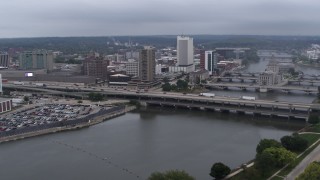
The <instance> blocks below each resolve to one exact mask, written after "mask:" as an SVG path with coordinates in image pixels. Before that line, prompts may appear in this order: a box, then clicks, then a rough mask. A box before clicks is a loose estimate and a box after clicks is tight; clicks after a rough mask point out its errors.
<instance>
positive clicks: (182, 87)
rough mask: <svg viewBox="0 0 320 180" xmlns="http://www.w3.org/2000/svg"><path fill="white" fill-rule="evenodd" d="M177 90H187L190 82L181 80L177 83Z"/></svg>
mask: <svg viewBox="0 0 320 180" xmlns="http://www.w3.org/2000/svg"><path fill="white" fill-rule="evenodd" d="M177 89H178V90H187V89H188V82H187V81H184V80H181V79H179V80H178V81H177Z"/></svg>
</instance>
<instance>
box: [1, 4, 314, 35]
mask: <svg viewBox="0 0 320 180" xmlns="http://www.w3.org/2000/svg"><path fill="white" fill-rule="evenodd" d="M0 22H1V23H0V38H8V37H9V38H10V37H48V36H109V35H166V34H171V35H177V34H217V35H221V34H222V35H230V34H231V35H238V34H248V35H320V1H319V0H3V1H2V2H1V11H0Z"/></svg>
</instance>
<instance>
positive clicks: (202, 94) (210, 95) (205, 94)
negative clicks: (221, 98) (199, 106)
mask: <svg viewBox="0 0 320 180" xmlns="http://www.w3.org/2000/svg"><path fill="white" fill-rule="evenodd" d="M199 96H206V97H214V96H215V94H213V93H200V94H199Z"/></svg>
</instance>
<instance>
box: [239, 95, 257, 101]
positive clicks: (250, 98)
mask: <svg viewBox="0 0 320 180" xmlns="http://www.w3.org/2000/svg"><path fill="white" fill-rule="evenodd" d="M240 99H243V100H250V101H254V100H256V97H253V96H241V98H240Z"/></svg>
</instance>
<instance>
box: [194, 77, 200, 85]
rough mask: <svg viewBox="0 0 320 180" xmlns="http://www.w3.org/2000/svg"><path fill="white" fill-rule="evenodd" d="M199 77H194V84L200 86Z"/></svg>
mask: <svg viewBox="0 0 320 180" xmlns="http://www.w3.org/2000/svg"><path fill="white" fill-rule="evenodd" d="M200 82H201V81H200V77H196V81H195V84H197V85H199V84H200Z"/></svg>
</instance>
